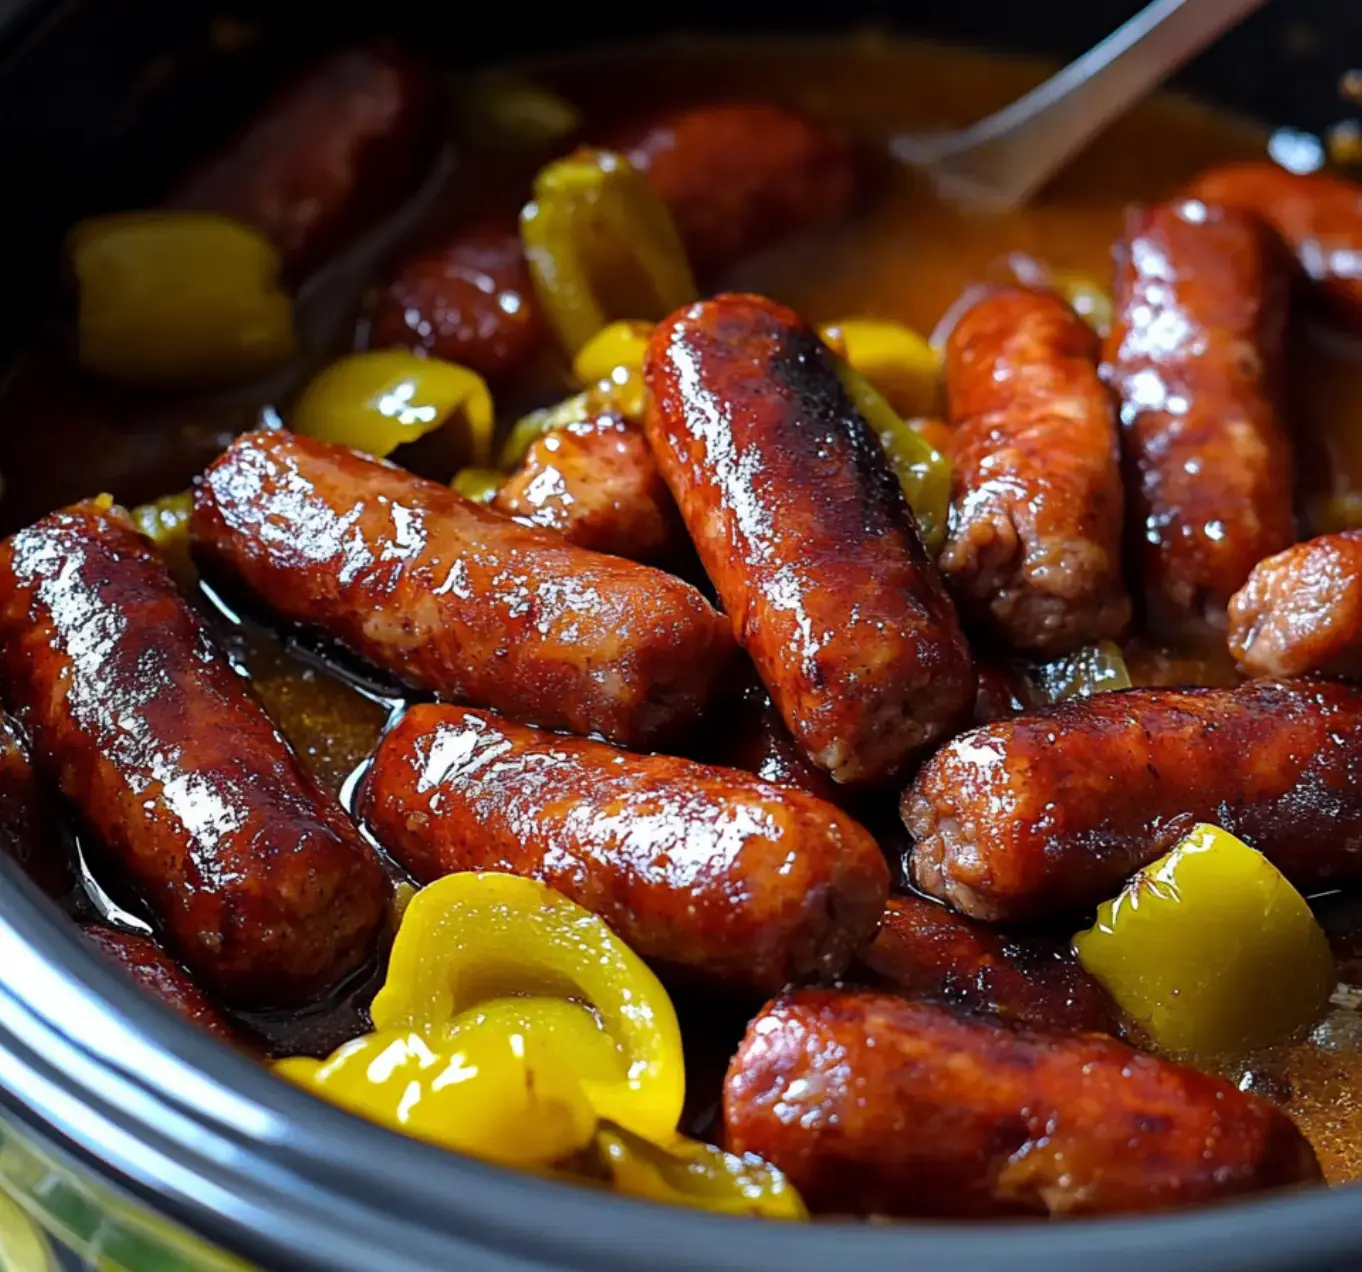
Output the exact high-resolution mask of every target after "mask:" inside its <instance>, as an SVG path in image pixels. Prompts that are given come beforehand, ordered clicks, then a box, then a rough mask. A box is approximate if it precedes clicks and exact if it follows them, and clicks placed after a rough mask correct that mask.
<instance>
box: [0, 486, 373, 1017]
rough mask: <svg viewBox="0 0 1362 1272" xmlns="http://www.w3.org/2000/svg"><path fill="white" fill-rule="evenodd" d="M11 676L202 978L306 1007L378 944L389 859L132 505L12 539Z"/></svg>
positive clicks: (41, 747)
mask: <svg viewBox="0 0 1362 1272" xmlns="http://www.w3.org/2000/svg"><path fill="white" fill-rule="evenodd" d="M0 680H2V681H3V688H4V694H5V698H6V701H7V702H9V703H10V705H11V706H12V707H13V708H14V710H15V712H16V714H17V715H18V718H19V721H20V723H21V724H22V725H23V726H24V728H25V730H26V731H27V733H28V734H29V736H30V737H31V738H32V739H33V752H34V757H35V759H36V760H37V761H38V763H39V764H40V765H41V766H42V767H43V768H44V769H45V771H46V773H47V775H48V776H49V777H51V778H52V779H53V781H54V784H55V785H56V786H57V787H58V788H59V789H60V790H61V792H62V794H64V795H65V796H66V798H67V799H68V800H70V801H71V803H72V805H73V806H74V807H75V809H76V810H77V811H78V812H79V814H80V816H81V817H82V819H83V820H84V821H85V822H86V823H87V824H88V826H89V827H90V829H91V830H92V831H93V832H94V833H95V835H96V836H97V837H98V838H99V840H100V841H102V845H103V848H104V849H105V850H106V851H107V852H108V853H109V855H110V856H111V858H112V859H113V860H114V861H116V863H117V865H118V866H119V867H120V868H121V869H122V871H124V872H125V874H126V875H127V878H128V880H129V882H130V883H131V885H132V886H133V888H134V889H135V890H136V891H137V892H138V893H139V894H140V896H141V898H142V900H143V901H144V902H145V903H146V905H147V907H148V908H149V909H150V910H151V911H152V913H153V914H155V916H156V918H157V921H158V923H159V925H160V927H161V929H162V932H163V934H164V936H165V938H166V940H167V943H168V944H169V945H170V947H171V948H172V949H173V951H174V952H175V954H176V955H177V956H178V957H179V958H181V959H182V960H183V961H184V963H185V965H186V966H187V967H188V968H189V969H190V970H191V972H192V973H193V974H194V976H195V977H196V978H197V979H198V980H199V982H200V983H201V984H202V985H204V986H205V988H207V989H209V990H211V991H212V992H213V993H215V994H217V995H220V996H221V997H222V998H223V999H225V1000H227V1001H229V1002H232V1003H236V1004H240V1005H242V1006H251V1007H271V1006H287V1005H292V1004H294V1003H298V1002H302V1001H307V1000H308V999H310V998H312V997H314V996H315V995H316V994H317V993H319V992H320V991H322V990H325V989H327V988H328V987H330V986H331V985H333V984H335V983H336V982H337V981H338V980H340V978H341V977H342V976H344V975H346V974H347V973H348V972H350V971H352V970H353V969H354V968H356V967H358V966H360V965H361V964H362V963H363V962H364V961H365V960H366V959H367V958H368V957H369V956H370V954H371V953H372V952H373V949H374V946H375V942H376V938H377V936H378V934H379V929H380V927H381V925H382V924H383V922H384V920H385V917H386V913H387V898H388V891H389V888H388V883H387V878H386V875H385V874H384V872H383V869H382V867H381V866H380V865H379V863H378V859H377V858H376V857H375V856H374V855H373V853H372V852H371V851H370V850H369V848H368V846H367V845H366V844H365V843H364V840H363V839H362V838H361V837H360V835H359V832H358V831H357V830H356V829H355V828H354V827H353V826H352V825H351V824H350V822H349V820H348V819H347V818H346V816H345V814H344V813H343V812H342V811H341V808H340V806H339V805H338V804H337V803H336V802H335V801H334V800H333V799H331V798H330V797H329V796H327V795H326V794H325V793H324V792H323V791H322V790H321V788H320V787H319V786H318V785H317V783H316V781H315V780H314V779H313V778H312V777H311V776H310V775H309V773H308V772H307V770H306V769H305V768H304V767H303V765H302V764H301V763H300V762H299V761H298V759H297V757H296V756H295V755H294V753H293V752H292V750H290V748H289V746H288V744H287V743H286V742H285V741H284V739H283V738H282V737H281V736H280V734H279V732H278V731H277V730H276V729H275V728H274V726H273V725H272V724H271V723H270V721H269V719H268V717H267V716H266V715H265V713H264V711H262V710H261V708H260V706H259V704H258V703H257V702H256V700H255V699H254V698H253V697H252V696H251V694H250V692H249V690H248V689H247V687H246V684H245V682H244V681H243V680H242V678H241V677H240V676H239V675H237V673H236V672H235V671H234V670H233V669H232V667H231V665H230V664H229V663H228V662H227V661H226V659H225V658H223V657H222V655H221V654H219V653H218V651H217V650H216V649H215V648H214V646H213V644H212V642H211V640H210V639H209V636H208V633H207V630H206V629H205V627H204V625H203V623H202V621H201V620H200V619H199V618H198V616H197V615H196V614H195V612H194V611H193V610H192V609H191V608H190V607H189V605H188V604H187V603H186V602H185V601H184V600H183V598H182V597H181V596H180V594H179V593H178V592H177V591H176V589H175V585H174V583H173V581H172V580H171V577H170V574H169V572H168V571H167V569H166V566H165V564H164V563H163V562H162V560H161V558H160V557H159V556H158V555H157V554H156V552H155V550H154V549H153V548H152V546H151V543H150V541H149V540H147V539H145V538H144V537H143V536H142V535H140V534H138V533H137V532H136V531H135V530H134V529H133V527H132V523H131V522H130V521H129V520H128V517H127V514H126V513H125V512H123V511H122V510H121V509H119V508H116V507H114V508H110V507H108V506H107V505H106V504H105V503H104V502H103V501H97V500H96V501H89V502H87V503H83V504H77V505H75V506H73V507H71V508H67V509H64V510H62V511H60V512H55V513H53V514H51V515H50V516H48V517H45V518H43V519H42V520H41V521H39V522H37V523H36V524H35V525H33V526H31V527H29V528H28V529H26V530H22V531H20V532H19V533H18V534H16V535H13V536H11V537H10V538H9V539H7V540H5V541H4V543H3V544H0Z"/></svg>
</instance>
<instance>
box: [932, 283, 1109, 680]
mask: <svg viewBox="0 0 1362 1272" xmlns="http://www.w3.org/2000/svg"><path fill="white" fill-rule="evenodd" d="M1098 348H1099V342H1098V339H1097V336H1096V334H1095V333H1094V332H1093V330H1092V329H1091V328H1090V327H1089V326H1088V324H1087V323H1085V322H1084V321H1083V319H1081V318H1080V317H1079V316H1078V315H1077V314H1075V313H1074V312H1073V310H1072V309H1070V308H1069V306H1068V305H1066V304H1065V303H1064V302H1063V301H1062V300H1060V299H1059V298H1058V297H1057V296H1054V295H1052V294H1050V293H1049V292H1039V291H1028V290H1025V289H1023V288H1017V287H1009V288H1004V289H1001V290H998V291H995V292H991V293H989V294H988V295H986V296H985V297H984V298H983V299H982V300H981V301H980V302H979V303H978V304H977V305H975V306H974V307H973V308H972V309H971V310H969V312H968V313H966V314H965V315H964V317H963V318H961V320H960V321H959V322H958V323H957V324H956V326H955V328H954V330H953V331H952V332H951V336H950V339H949V341H948V343H947V346H946V390H947V393H948V395H949V399H950V413H951V420H952V423H953V425H954V429H953V436H952V438H951V458H952V460H953V464H954V491H953V498H952V516H951V526H950V534H949V537H948V538H947V540H946V546H945V548H944V549H943V551H942V553H941V559H940V566H941V572H942V573H943V574H944V575H945V577H946V582H947V584H948V586H949V587H950V588H951V591H952V593H953V594H954V595H955V596H956V597H957V598H958V599H959V601H960V604H961V608H962V609H963V610H964V612H965V614H966V616H967V617H968V616H970V615H973V616H974V617H975V618H976V619H978V620H979V621H981V622H985V623H987V624H988V625H989V626H991V627H992V628H994V629H995V630H996V631H997V632H998V634H999V635H1001V637H1002V638H1003V640H1004V641H1006V642H1007V643H1008V644H1010V645H1012V646H1014V647H1016V648H1018V649H1024V650H1029V651H1034V652H1039V653H1065V652H1067V651H1069V650H1072V649H1076V648H1078V647H1079V646H1081V645H1086V644H1090V643H1092V642H1093V641H1096V640H1101V639H1103V638H1105V637H1109V636H1116V635H1118V634H1119V633H1120V632H1121V631H1122V629H1123V628H1124V627H1125V625H1126V623H1127V622H1128V621H1129V619H1130V601H1129V598H1128V597H1127V596H1126V593H1125V587H1124V585H1123V584H1122V581H1121V535H1122V531H1123V521H1122V514H1123V508H1124V501H1123V498H1122V494H1121V472H1120V463H1119V459H1118V455H1117V435H1116V420H1115V413H1114V411H1113V408H1112V404H1111V398H1110V396H1109V394H1108V392H1107V390H1106V389H1105V388H1104V387H1103V385H1102V382H1101V380H1100V379H1099V378H1098V374H1097V356H1098Z"/></svg>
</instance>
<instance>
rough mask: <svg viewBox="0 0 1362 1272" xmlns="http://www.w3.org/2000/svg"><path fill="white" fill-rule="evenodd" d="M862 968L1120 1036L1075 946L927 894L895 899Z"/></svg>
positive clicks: (1028, 1016) (1112, 1010) (917, 992)
mask: <svg viewBox="0 0 1362 1272" xmlns="http://www.w3.org/2000/svg"><path fill="white" fill-rule="evenodd" d="M860 963H861V967H862V968H864V969H865V971H866V972H868V973H869V974H870V976H871V977H872V978H873V979H874V981H875V982H876V983H877V984H879V985H881V986H882V987H883V988H885V989H892V990H893V991H895V992H896V993H899V994H904V995H907V996H908V997H909V998H921V999H928V1000H932V1001H936V1002H941V1003H945V1004H948V1005H950V1006H952V1007H957V1008H961V1009H963V1010H965V1011H967V1012H970V1013H971V1014H980V1013H982V1014H984V1015H989V1016H996V1017H998V1018H999V1019H1000V1020H1005V1021H1008V1022H1009V1023H1011V1024H1017V1025H1028V1026H1030V1027H1031V1028H1034V1029H1048V1030H1052V1031H1053V1032H1055V1033H1079V1032H1095V1033H1108V1034H1118V1033H1120V1022H1119V1018H1118V1015H1117V1011H1116V1007H1115V1005H1114V1004H1113V1003H1112V1001H1111V999H1110V998H1108V997H1107V994H1106V991H1105V990H1103V989H1102V987H1101V986H1100V985H1099V984H1098V983H1097V982H1096V981H1095V980H1093V978H1092V977H1091V976H1089V975H1088V974H1087V972H1085V971H1084V970H1083V969H1082V968H1081V967H1079V965H1078V963H1077V962H1076V961H1075V960H1074V957H1073V955H1072V954H1071V953H1070V951H1069V948H1068V946H1067V945H1064V944H1062V943H1061V942H1059V941H1057V940H1053V939H1051V938H1048V937H1045V936H1038V935H1029V934H1028V935H1021V934H1014V933H1008V932H1003V931H1000V930H998V929H997V928H991V927H987V926H985V925H984V924H982V923H976V922H975V921H973V920H972V919H966V918H964V917H962V916H961V915H958V914H955V913H953V912H952V911H950V910H948V909H946V908H945V907H944V906H941V905H937V904H936V903H935V902H933V901H925V900H923V899H922V898H921V897H913V896H904V897H891V898H890V900H889V904H888V905H887V906H886V907H885V911H884V919H883V921H882V922H881V924H880V934H879V936H877V937H876V938H875V943H874V944H873V945H872V946H871V947H870V948H869V949H868V950H867V951H866V952H865V953H864V954H863V955H862V956H861V959H860Z"/></svg>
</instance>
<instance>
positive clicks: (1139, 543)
mask: <svg viewBox="0 0 1362 1272" xmlns="http://www.w3.org/2000/svg"><path fill="white" fill-rule="evenodd" d="M1116 259H1117V263H1116V288H1115V297H1114V302H1115V319H1114V322H1113V325H1112V331H1111V335H1110V336H1109V337H1108V338H1107V343H1106V352H1105V363H1104V367H1103V371H1104V374H1105V375H1106V376H1107V378H1108V380H1109V382H1110V383H1111V384H1112V386H1113V387H1114V388H1115V390H1116V393H1117V396H1118V397H1119V398H1120V402H1121V424H1122V428H1123V431H1124V445H1125V462H1126V465H1127V470H1128V471H1127V484H1126V491H1127V495H1128V500H1129V507H1128V510H1127V512H1128V516H1127V522H1128V525H1129V535H1128V543H1129V545H1130V547H1131V551H1132V552H1134V553H1135V554H1136V561H1137V562H1138V568H1139V571H1140V574H1141V576H1142V578H1143V582H1144V595H1145V602H1146V608H1147V617H1148V619H1149V621H1150V624H1151V626H1153V627H1154V628H1155V629H1157V630H1159V631H1161V632H1164V633H1168V634H1172V635H1178V634H1195V633H1196V632H1198V631H1204V630H1205V629H1206V628H1209V629H1211V630H1215V631H1222V632H1223V630H1224V627H1225V606H1226V604H1227V603H1228V602H1229V599H1230V597H1231V596H1232V595H1233V594H1234V593H1235V592H1236V591H1238V589H1239V588H1240V587H1242V586H1243V584H1244V580H1245V579H1246V578H1248V575H1249V571H1250V570H1251V569H1253V567H1254V566H1255V565H1256V564H1257V563H1258V562H1259V561H1261V560H1262V559H1263V557H1265V556H1269V555H1271V554H1272V553H1273V552H1280V551H1281V550H1282V549H1283V548H1285V547H1286V546H1288V545H1289V544H1291V543H1292V542H1294V541H1295V537H1296V536H1295V527H1294V524H1293V521H1292V511H1291V493H1292V492H1291V480H1292V478H1291V463H1292V460H1291V444H1290V441H1289V439H1288V437H1287V434H1286V431H1285V429H1284V427H1283V424H1282V418H1281V412H1280V407H1279V401H1278V398H1279V393H1280V385H1281V377H1282V361H1283V345H1282V341H1283V335H1284V329H1285V321H1286V305H1287V293H1288V290H1289V283H1290V273H1289V259H1288V258H1287V256H1286V252H1285V249H1284V248H1283V247H1282V244H1281V242H1280V240H1279V239H1278V238H1277V236H1276V235H1275V233H1274V232H1273V231H1272V230H1271V229H1270V228H1269V227H1268V226H1267V224H1266V223H1265V222H1263V221H1261V220H1260V219H1259V218H1258V217H1256V216H1253V215H1252V214H1251V213H1246V212H1236V211H1229V210H1221V209H1218V208H1209V207H1206V206H1205V205H1204V204H1201V203H1197V202H1195V201H1188V202H1185V203H1169V204H1163V205H1160V206H1158V207H1153V208H1149V209H1147V210H1145V211H1142V212H1137V213H1135V214H1134V215H1133V216H1132V217H1131V219H1130V222H1129V224H1128V225H1127V228H1126V236H1125V238H1124V239H1123V240H1122V241H1121V242H1120V243H1119V244H1118V245H1117V249H1116Z"/></svg>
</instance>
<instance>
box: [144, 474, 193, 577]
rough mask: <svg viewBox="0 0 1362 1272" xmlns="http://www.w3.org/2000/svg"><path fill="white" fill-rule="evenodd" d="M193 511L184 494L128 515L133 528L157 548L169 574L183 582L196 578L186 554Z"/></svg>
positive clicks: (191, 563) (146, 505)
mask: <svg viewBox="0 0 1362 1272" xmlns="http://www.w3.org/2000/svg"><path fill="white" fill-rule="evenodd" d="M193 511H194V497H193V495H191V494H190V493H189V491H187V490H185V491H181V492H180V493H179V494H177V495H163V496H162V497H161V498H160V499H157V500H156V501H155V502H154V503H149V504H140V505H139V506H138V507H136V508H134V509H133V510H132V514H131V515H132V523H133V525H135V526H136V527H137V528H138V529H139V530H140V531H141V532H142V533H143V534H144V535H146V536H147V538H148V539H150V540H151V541H152V543H154V544H155V545H156V547H157V549H158V551H159V552H160V553H161V555H162V556H163V557H164V558H165V561H166V564H167V565H169V566H170V571H171V573H172V574H174V575H175V577H176V578H177V579H179V580H181V581H182V582H184V581H192V580H193V579H194V578H195V577H196V574H197V572H196V571H195V569H194V561H193V558H192V557H191V556H190V550H189V516H190V513H192V512H193Z"/></svg>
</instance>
